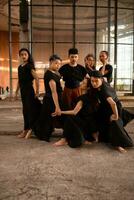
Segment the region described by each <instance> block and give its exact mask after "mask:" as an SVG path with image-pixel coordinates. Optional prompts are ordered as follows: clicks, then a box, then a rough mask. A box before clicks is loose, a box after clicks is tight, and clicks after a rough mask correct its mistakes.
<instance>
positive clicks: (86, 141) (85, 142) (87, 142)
mask: <svg viewBox="0 0 134 200" xmlns="http://www.w3.org/2000/svg"><path fill="white" fill-rule="evenodd" d="M84 144H92V142H89V141H88V140H85V141H84Z"/></svg>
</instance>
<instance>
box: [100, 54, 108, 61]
mask: <svg viewBox="0 0 134 200" xmlns="http://www.w3.org/2000/svg"><path fill="white" fill-rule="evenodd" d="M99 58H100V61H101V62H102V63H104V62H105V61H106V60H107V59H108V57H107V54H106V53H105V52H100V55H99Z"/></svg>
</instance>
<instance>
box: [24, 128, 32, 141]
mask: <svg viewBox="0 0 134 200" xmlns="http://www.w3.org/2000/svg"><path fill="white" fill-rule="evenodd" d="M31 135H32V130H29V131H28V132H27V134H26V135H25V139H29V138H30V137H31Z"/></svg>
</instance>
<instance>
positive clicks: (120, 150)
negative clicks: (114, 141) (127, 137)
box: [117, 147, 127, 153]
mask: <svg viewBox="0 0 134 200" xmlns="http://www.w3.org/2000/svg"><path fill="white" fill-rule="evenodd" d="M117 150H118V151H119V152H120V153H126V152H127V151H126V149H124V148H123V147H117Z"/></svg>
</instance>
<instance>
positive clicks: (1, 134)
mask: <svg viewBox="0 0 134 200" xmlns="http://www.w3.org/2000/svg"><path fill="white" fill-rule="evenodd" d="M130 109H131V108H130ZM131 110H133V109H131ZM0 116H1V117H0V152H1V153H0V200H29V199H30V200H118V199H121V200H133V199H134V172H133V171H134V149H129V150H128V152H127V153H126V154H121V153H119V152H118V151H116V150H114V149H112V148H111V147H108V146H106V145H105V144H100V143H99V144H92V145H84V146H83V147H81V148H78V149H71V148H69V147H68V146H63V147H54V146H53V145H52V144H53V142H54V141H55V140H58V137H57V134H58V132H59V130H57V131H56V137H53V138H52V141H51V142H50V143H46V142H44V141H39V140H37V139H36V138H34V137H33V138H31V139H29V140H25V139H19V138H17V136H16V133H18V132H19V131H20V130H21V129H22V128H23V120H22V114H21V103H20V102H19V101H17V102H0ZM126 129H127V131H128V132H129V134H130V136H131V137H132V138H133V140H134V120H133V121H132V122H130V123H129V125H128V126H127V127H126Z"/></svg>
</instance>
